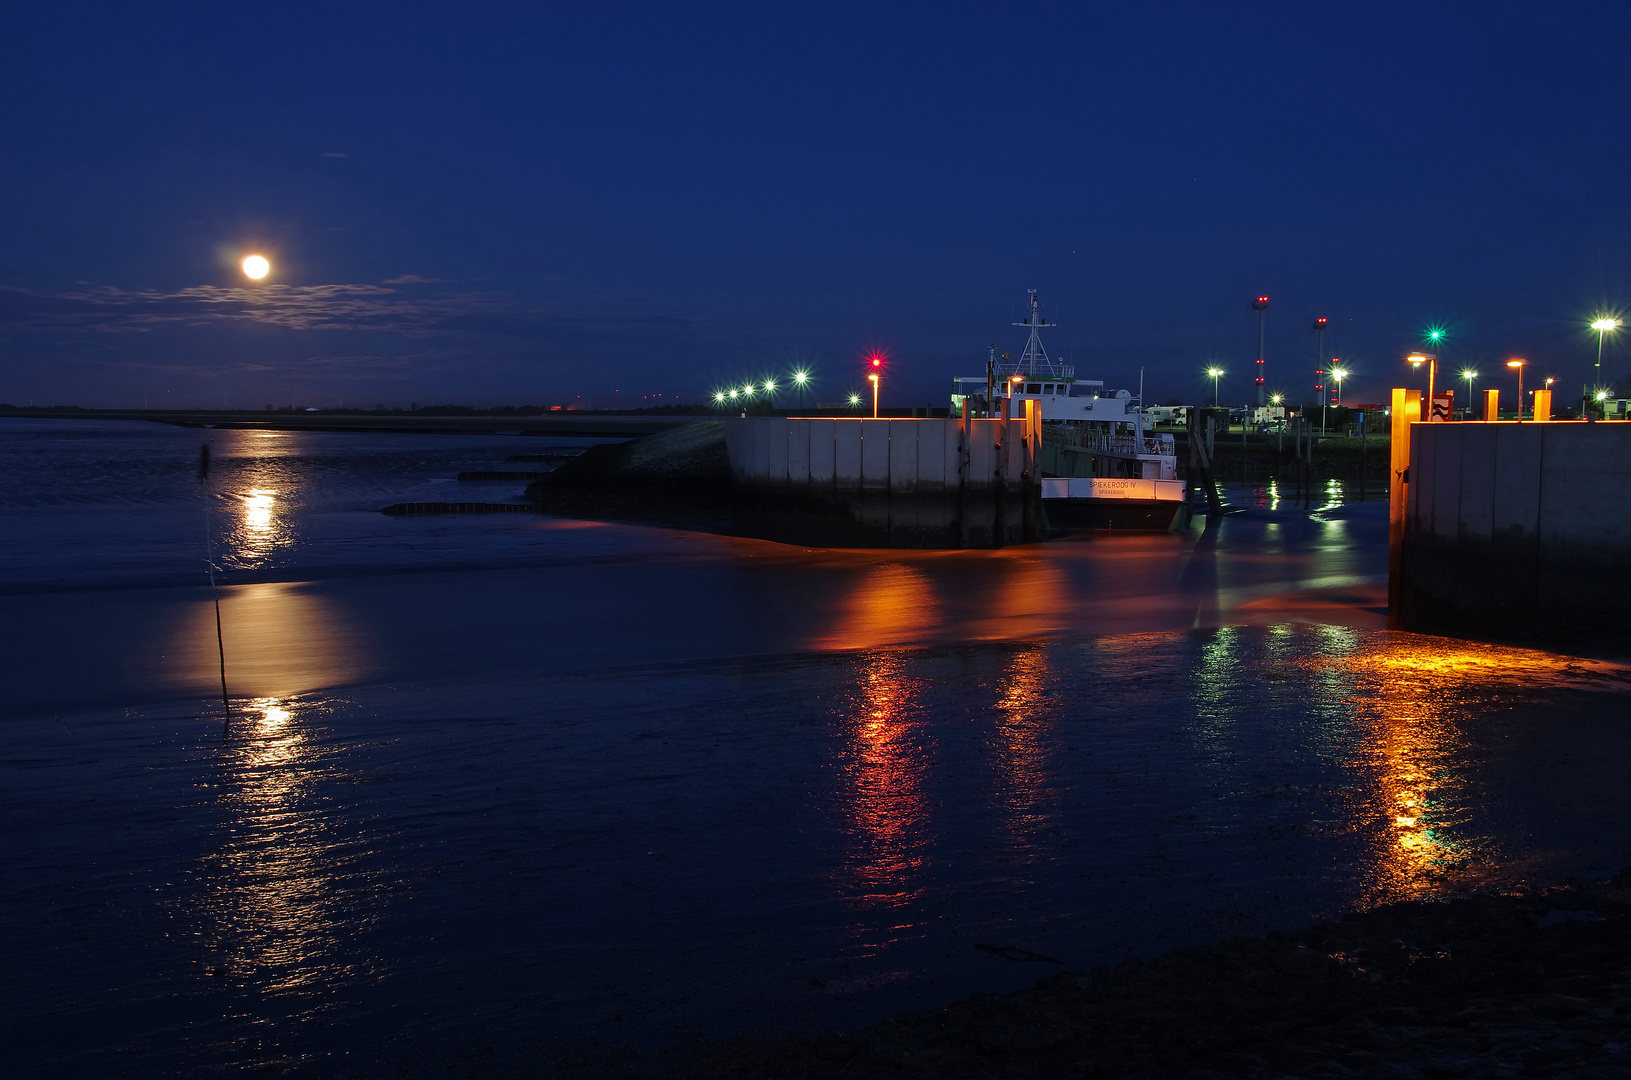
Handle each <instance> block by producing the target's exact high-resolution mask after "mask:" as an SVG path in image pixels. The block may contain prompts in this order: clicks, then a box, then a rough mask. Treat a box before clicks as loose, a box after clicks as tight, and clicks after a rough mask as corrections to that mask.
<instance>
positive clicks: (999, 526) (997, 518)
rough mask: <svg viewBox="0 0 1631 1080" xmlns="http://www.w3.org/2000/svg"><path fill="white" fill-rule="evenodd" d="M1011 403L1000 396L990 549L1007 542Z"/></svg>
mask: <svg viewBox="0 0 1631 1080" xmlns="http://www.w3.org/2000/svg"><path fill="white" fill-rule="evenodd" d="M1013 402H1014V399H1013V397H1012V396H1010V395H1008V394H1004V395H1003V396H1002V425H1001V426H1000V427H998V428H997V472H996V481H997V483H996V487H995V489H994V490H993V491H992V497H993V499H994V500H995V504H996V505H995V506H994V507H993V509H994V510H995V513H994V514H993V522H994V523H993V525H992V530H993V533H994V535H993V536H992V537H991V546H992V547H1002V546H1003V544H1005V543H1007V542H1008V441H1009V440H1008V436H1009V435H1010V434H1011V432H1010V431H1009V426H1008V421H1009V419H1010V418H1011V417H1012V415H1013Z"/></svg>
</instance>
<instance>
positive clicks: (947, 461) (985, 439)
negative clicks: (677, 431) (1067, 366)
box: [725, 416, 1041, 547]
mask: <svg viewBox="0 0 1631 1080" xmlns="http://www.w3.org/2000/svg"><path fill="white" fill-rule="evenodd" d="M1040 435H1041V431H1040V418H1039V416H1038V417H1029V416H1027V417H1024V418H1017V419H1012V420H968V421H963V420H961V419H939V418H934V419H930V418H920V419H899V420H896V419H890V420H870V419H847V418H846V419H804V418H797V417H795V418H791V419H786V418H782V417H768V416H764V417H760V416H755V417H742V418H738V419H733V420H727V421H725V447H726V452H727V454H728V455H729V458H730V468H731V476H732V479H733V480H734V481H735V482H736V484H737V485H738V486H740V487H742V488H744V489H748V490H752V491H756V492H758V493H761V494H763V495H767V496H771V497H781V498H785V499H787V500H788V501H789V503H790V504H796V506H797V507H800V508H802V509H804V510H806V511H809V512H811V513H816V514H820V513H826V514H830V515H834V516H835V518H836V519H837V520H839V521H841V522H842V523H843V528H842V529H840V530H839V531H840V533H848V534H849V535H850V536H851V539H850V540H848V541H847V542H849V543H853V544H856V545H866V546H886V547H993V546H1000V545H1002V544H1011V543H1019V542H1021V541H1023V540H1026V539H1035V538H1037V535H1038V534H1039V531H1040V524H1039V522H1038V521H1037V518H1038V516H1039V514H1040V510H1039V509H1038V505H1037V491H1038V484H1037V481H1038V480H1039V474H1038V472H1037V470H1036V469H1035V467H1034V462H1035V457H1036V448H1037V446H1038V445H1039V444H1040V441H1041V440H1040Z"/></svg>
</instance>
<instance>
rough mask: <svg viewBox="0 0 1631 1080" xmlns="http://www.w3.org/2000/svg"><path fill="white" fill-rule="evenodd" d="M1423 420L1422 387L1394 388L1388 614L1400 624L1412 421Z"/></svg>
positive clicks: (1389, 506) (1389, 476)
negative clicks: (1413, 388) (1414, 388)
mask: <svg viewBox="0 0 1631 1080" xmlns="http://www.w3.org/2000/svg"><path fill="white" fill-rule="evenodd" d="M1420 420H1421V391H1420V390H1405V389H1401V388H1399V387H1394V389H1393V423H1392V427H1391V431H1390V434H1391V436H1392V439H1391V445H1390V446H1389V466H1388V489H1387V615H1388V622H1389V623H1390V624H1391V625H1395V626H1397V625H1398V620H1399V616H1400V613H1401V612H1400V607H1401V601H1402V600H1403V598H1404V575H1403V571H1404V516H1405V499H1406V498H1407V497H1408V496H1409V494H1410V487H1409V485H1410V425H1411V424H1414V423H1417V422H1418V421H1420Z"/></svg>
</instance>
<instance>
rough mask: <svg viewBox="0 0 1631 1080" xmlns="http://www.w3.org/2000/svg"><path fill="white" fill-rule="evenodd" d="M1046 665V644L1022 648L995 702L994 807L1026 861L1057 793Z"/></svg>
mask: <svg viewBox="0 0 1631 1080" xmlns="http://www.w3.org/2000/svg"><path fill="white" fill-rule="evenodd" d="M1049 668H1050V664H1049V650H1048V648H1047V647H1046V646H1042V645H1031V646H1027V647H1025V648H1023V649H1021V650H1020V651H1019V652H1018V653H1016V654H1015V655H1014V656H1013V658H1012V659H1011V660H1010V661H1009V663H1008V664H1007V665H1006V668H1005V670H1004V671H1003V673H1002V697H1001V698H1000V699H998V701H997V704H996V714H997V725H996V746H995V749H996V753H997V762H998V773H997V783H996V792H995V795H996V803H997V810H998V812H999V813H1000V814H1001V815H1002V819H1003V821H1004V822H1005V823H1006V825H1007V828H1008V831H1009V833H1010V834H1011V837H1012V841H1011V842H1012V844H1013V848H1014V850H1015V851H1016V852H1019V853H1020V854H1021V857H1022V858H1023V859H1024V861H1026V862H1030V861H1032V860H1034V859H1036V858H1038V857H1040V855H1041V853H1040V851H1039V850H1038V847H1037V837H1038V835H1039V834H1041V833H1043V832H1045V831H1046V830H1047V829H1048V828H1049V827H1050V826H1051V825H1052V823H1053V814H1052V812H1051V811H1052V804H1053V803H1054V801H1055V799H1056V795H1057V793H1056V792H1055V790H1054V788H1053V783H1052V772H1051V768H1050V760H1051V755H1050V752H1049V751H1050V741H1051V735H1052V728H1053V724H1052V723H1051V721H1052V719H1053V718H1055V717H1056V716H1057V715H1058V709H1057V706H1056V704H1055V703H1054V702H1053V701H1052V700H1051V695H1050V694H1049V693H1048V690H1049V688H1050V686H1052V685H1053V683H1054V681H1055V679H1054V675H1053V673H1052V672H1051V671H1050V670H1049Z"/></svg>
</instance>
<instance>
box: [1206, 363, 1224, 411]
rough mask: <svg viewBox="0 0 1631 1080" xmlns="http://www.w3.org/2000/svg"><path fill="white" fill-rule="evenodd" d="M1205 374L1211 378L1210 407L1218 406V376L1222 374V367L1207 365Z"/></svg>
mask: <svg viewBox="0 0 1631 1080" xmlns="http://www.w3.org/2000/svg"><path fill="white" fill-rule="evenodd" d="M1206 374H1207V376H1208V377H1209V378H1211V380H1212V408H1214V409H1215V408H1217V407H1218V376H1219V375H1222V374H1223V369H1222V368H1215V367H1209V368H1207V369H1206Z"/></svg>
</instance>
